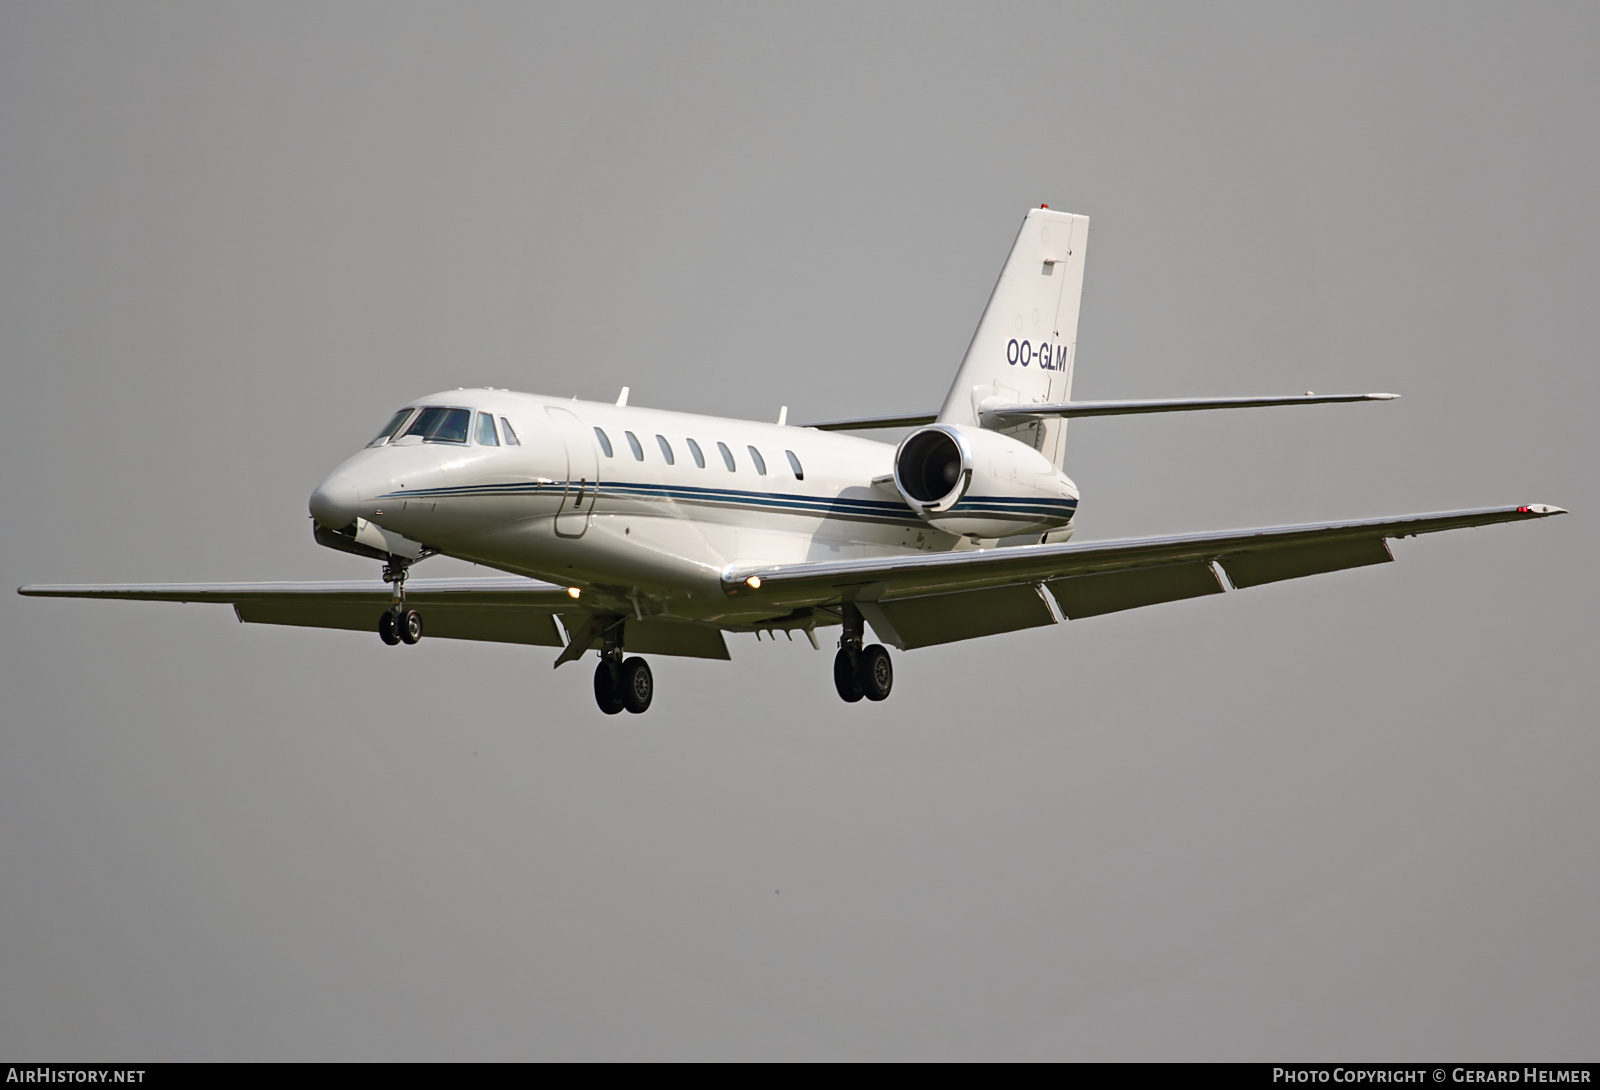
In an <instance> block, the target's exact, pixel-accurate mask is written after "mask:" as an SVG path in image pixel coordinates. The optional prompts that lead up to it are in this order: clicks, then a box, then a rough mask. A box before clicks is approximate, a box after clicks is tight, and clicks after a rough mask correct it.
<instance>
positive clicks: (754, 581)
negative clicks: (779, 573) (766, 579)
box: [744, 575, 761, 590]
mask: <svg viewBox="0 0 1600 1090" xmlns="http://www.w3.org/2000/svg"><path fill="white" fill-rule="evenodd" d="M744 585H745V586H747V587H749V588H750V589H751V590H760V589H761V576H759V575H752V576H751V577H750V578H748V579H746V580H745V581H744Z"/></svg>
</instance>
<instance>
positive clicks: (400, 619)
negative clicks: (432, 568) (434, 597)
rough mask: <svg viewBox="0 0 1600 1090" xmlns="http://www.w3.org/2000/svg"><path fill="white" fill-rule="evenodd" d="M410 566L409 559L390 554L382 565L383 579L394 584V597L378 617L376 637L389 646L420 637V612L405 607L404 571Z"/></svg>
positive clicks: (411, 641) (415, 640) (409, 641)
mask: <svg viewBox="0 0 1600 1090" xmlns="http://www.w3.org/2000/svg"><path fill="white" fill-rule="evenodd" d="M410 567H411V561H409V560H406V559H403V558H401V557H398V556H391V557H390V558H389V562H388V563H387V564H385V565H384V566H383V581H384V582H385V583H393V584H394V598H393V599H392V600H391V602H390V605H389V608H388V609H387V610H386V611H385V612H384V614H383V616H381V617H379V618H378V638H379V639H381V640H382V641H383V642H384V643H386V644H388V645H389V646H390V647H393V646H394V645H395V644H397V643H416V642H417V641H418V640H420V639H422V614H420V613H418V612H417V611H416V610H414V609H407V608H406V571H407V570H408V569H409V568H410Z"/></svg>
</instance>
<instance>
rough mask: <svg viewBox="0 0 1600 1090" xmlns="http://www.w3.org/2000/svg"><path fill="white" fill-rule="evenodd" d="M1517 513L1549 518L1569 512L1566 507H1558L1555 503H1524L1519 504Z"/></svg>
mask: <svg viewBox="0 0 1600 1090" xmlns="http://www.w3.org/2000/svg"><path fill="white" fill-rule="evenodd" d="M1517 514H1519V515H1530V516H1532V517H1533V518H1547V517H1548V516H1550V515H1565V514H1569V512H1568V511H1567V509H1566V508H1565V507H1557V506H1556V505H1555V504H1553V503H1524V504H1519V505H1518V506H1517Z"/></svg>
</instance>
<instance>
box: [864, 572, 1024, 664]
mask: <svg viewBox="0 0 1600 1090" xmlns="http://www.w3.org/2000/svg"><path fill="white" fill-rule="evenodd" d="M858 604H859V605H860V607H861V613H862V615H863V616H865V617H866V619H867V621H868V622H869V623H870V624H871V625H872V630H873V631H874V632H876V633H877V634H878V638H879V639H881V640H882V641H883V642H884V643H887V644H889V645H890V646H891V647H897V648H899V649H900V650H902V651H910V650H912V649H913V648H917V647H932V646H933V645H935V644H940V643H954V642H955V641H957V640H970V639H975V638H977V637H979V636H993V635H996V634H998V633H1001V632H1016V631H1018V630H1020V629H1024V628H1039V627H1042V626H1044V625H1050V624H1055V623H1056V617H1055V613H1054V612H1053V611H1052V610H1051V609H1050V605H1049V603H1048V602H1046V601H1045V599H1044V596H1043V595H1042V594H1040V593H1039V588H1038V587H1037V586H1034V585H1032V584H1024V585H1022V586H1013V587H997V588H995V589H994V590H969V591H961V592H958V593H956V594H938V595H932V596H929V597H924V598H898V599H895V600H894V601H890V602H860V603H858Z"/></svg>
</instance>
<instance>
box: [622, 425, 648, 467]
mask: <svg viewBox="0 0 1600 1090" xmlns="http://www.w3.org/2000/svg"><path fill="white" fill-rule="evenodd" d="M622 434H623V435H626V436H627V437H628V446H630V447H632V448H633V456H634V458H635V459H636V460H637V461H640V462H642V461H644V448H643V447H641V446H640V445H639V437H638V436H637V435H635V434H633V432H631V431H625V432H623V433H622Z"/></svg>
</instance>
